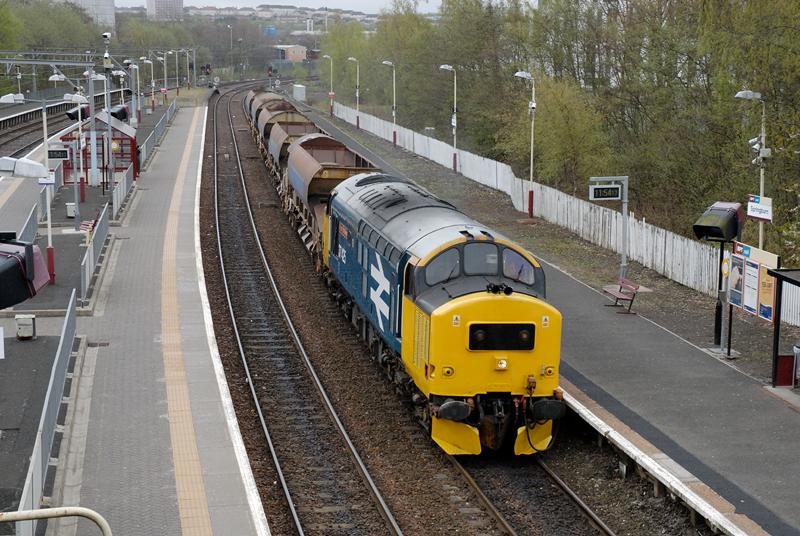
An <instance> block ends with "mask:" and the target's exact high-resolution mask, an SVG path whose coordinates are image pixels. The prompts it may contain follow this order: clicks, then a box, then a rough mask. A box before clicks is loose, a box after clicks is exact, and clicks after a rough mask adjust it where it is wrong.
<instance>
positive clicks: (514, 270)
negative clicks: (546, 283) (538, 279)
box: [503, 249, 534, 285]
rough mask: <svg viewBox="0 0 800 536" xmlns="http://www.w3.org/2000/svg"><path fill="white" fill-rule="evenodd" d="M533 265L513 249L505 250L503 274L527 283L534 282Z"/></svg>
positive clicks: (531, 283)
mask: <svg viewBox="0 0 800 536" xmlns="http://www.w3.org/2000/svg"><path fill="white" fill-rule="evenodd" d="M533 274H534V269H533V265H532V264H531V263H530V262H528V260H527V259H526V258H525V257H523V256H522V255H520V254H519V253H517V252H516V251H514V250H513V249H504V250H503V275H504V276H505V277H507V278H509V279H513V280H514V281H519V282H520V283H523V284H525V285H533V283H534V275H533Z"/></svg>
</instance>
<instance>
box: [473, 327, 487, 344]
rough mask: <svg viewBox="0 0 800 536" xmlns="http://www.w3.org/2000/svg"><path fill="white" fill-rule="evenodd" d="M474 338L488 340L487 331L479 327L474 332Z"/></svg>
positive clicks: (478, 340) (480, 340)
mask: <svg viewBox="0 0 800 536" xmlns="http://www.w3.org/2000/svg"><path fill="white" fill-rule="evenodd" d="M472 337H473V339H475V341H477V342H483V341H485V340H486V332H485V331H483V330H482V329H478V330H476V331H475V333H473V334H472Z"/></svg>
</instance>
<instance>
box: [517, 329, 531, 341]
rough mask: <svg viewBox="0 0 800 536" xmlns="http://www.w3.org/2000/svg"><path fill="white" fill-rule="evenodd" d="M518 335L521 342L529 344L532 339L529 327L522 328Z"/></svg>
mask: <svg viewBox="0 0 800 536" xmlns="http://www.w3.org/2000/svg"><path fill="white" fill-rule="evenodd" d="M518 337H519V340H520V342H522V343H523V344H528V343H529V342H530V340H531V332H530V331H528V330H527V329H522V330H520V332H519V334H518Z"/></svg>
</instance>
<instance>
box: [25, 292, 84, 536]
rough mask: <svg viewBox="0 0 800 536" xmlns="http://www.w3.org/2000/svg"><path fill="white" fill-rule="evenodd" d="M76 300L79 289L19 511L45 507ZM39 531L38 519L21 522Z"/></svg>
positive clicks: (72, 303) (67, 318) (69, 312)
mask: <svg viewBox="0 0 800 536" xmlns="http://www.w3.org/2000/svg"><path fill="white" fill-rule="evenodd" d="M75 317H76V301H75V290H74V289H73V291H72V294H70V297H69V305H68V306H67V314H66V316H65V317H64V323H63V324H62V326H61V338H60V340H59V342H58V349H57V350H56V356H55V360H54V361H53V367H52V369H51V371H50V382H49V383H48V385H47V394H46V395H45V398H44V405H43V407H42V416H41V418H40V419H39V429H38V430H37V432H36V441H35V443H34V445H33V453H32V454H31V461H30V465H29V466H28V475H27V476H26V478H25V486H24V487H23V489H22V497H21V499H20V503H19V508H18V510H21V511H22V510H35V509H37V508H39V507H40V506H41V501H42V490H43V489H44V483H45V479H46V478H47V466H48V464H49V463H50V450H51V449H52V446H53V438H54V436H55V433H56V423H57V420H58V413H59V407H60V406H61V398H62V393H63V391H64V381H65V379H66V377H67V366H68V364H69V358H70V354H71V353H72V344H73V341H74V340H75ZM35 533H36V521H19V522H17V535H20V536H33V534H35Z"/></svg>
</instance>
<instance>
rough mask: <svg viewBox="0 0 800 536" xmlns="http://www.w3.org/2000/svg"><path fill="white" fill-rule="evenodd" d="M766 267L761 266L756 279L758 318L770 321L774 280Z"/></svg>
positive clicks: (773, 297)
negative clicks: (757, 282) (757, 281)
mask: <svg viewBox="0 0 800 536" xmlns="http://www.w3.org/2000/svg"><path fill="white" fill-rule="evenodd" d="M768 269H769V267H768V266H764V265H763V264H762V265H761V268H760V270H761V274H760V276H759V278H758V280H759V285H758V316H760V317H761V318H763V319H764V320H769V321H770V322H771V321H772V308H773V305H774V301H775V278H774V277H772V276H771V275H769V274H768V273H767V270H768Z"/></svg>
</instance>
